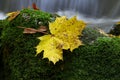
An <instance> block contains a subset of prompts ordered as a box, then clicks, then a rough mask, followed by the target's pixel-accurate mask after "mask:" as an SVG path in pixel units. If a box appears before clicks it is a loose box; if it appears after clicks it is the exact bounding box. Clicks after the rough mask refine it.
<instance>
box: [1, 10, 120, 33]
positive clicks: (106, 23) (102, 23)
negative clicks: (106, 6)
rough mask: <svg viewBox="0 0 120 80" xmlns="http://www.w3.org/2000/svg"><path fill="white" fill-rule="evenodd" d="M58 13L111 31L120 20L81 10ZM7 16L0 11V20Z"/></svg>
mask: <svg viewBox="0 0 120 80" xmlns="http://www.w3.org/2000/svg"><path fill="white" fill-rule="evenodd" d="M56 14H58V15H60V16H67V17H68V18H71V17H73V16H76V17H77V19H78V20H83V21H84V22H86V23H87V24H88V26H89V27H99V28H101V29H103V30H104V31H105V32H109V30H110V29H111V28H112V26H113V25H114V24H115V23H116V22H119V21H120V18H116V19H112V18H104V17H103V18H91V17H89V16H85V15H83V14H80V13H79V12H75V11H70V10H66V11H58V12H56ZM6 17H7V16H6V15H5V14H4V13H3V12H0V20H2V19H5V18H6Z"/></svg>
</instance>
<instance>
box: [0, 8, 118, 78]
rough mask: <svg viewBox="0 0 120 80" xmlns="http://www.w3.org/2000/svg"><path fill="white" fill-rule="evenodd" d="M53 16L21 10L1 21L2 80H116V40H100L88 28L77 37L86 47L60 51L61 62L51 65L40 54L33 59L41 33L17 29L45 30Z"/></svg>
mask: <svg viewBox="0 0 120 80" xmlns="http://www.w3.org/2000/svg"><path fill="white" fill-rule="evenodd" d="M55 17H56V16H54V15H52V14H50V13H46V12H42V11H38V10H30V9H23V10H21V13H20V14H19V15H18V16H17V17H16V18H15V19H13V20H12V21H5V23H4V27H3V28H2V29H1V30H2V35H0V36H1V38H0V39H1V41H0V43H2V46H1V47H0V49H1V50H0V52H1V53H0V54H2V56H1V57H2V61H3V62H4V64H2V65H4V71H3V72H2V73H4V79H2V80H119V78H120V77H119V76H120V74H119V73H120V45H119V44H120V38H110V37H104V36H103V35H101V34H99V33H98V32H96V31H94V30H93V29H90V28H86V31H85V32H83V34H84V35H83V36H85V37H82V38H81V39H82V40H83V42H84V44H86V45H83V46H80V47H79V48H77V49H75V50H74V51H73V52H70V51H67V50H64V56H63V58H64V61H59V62H57V63H56V64H55V65H54V64H53V63H52V62H49V61H48V59H42V55H38V56H35V54H36V48H35V46H37V45H38V43H39V40H38V39H37V37H40V36H42V35H43V34H42V33H35V34H23V30H24V29H22V28H18V26H21V27H27V28H35V29H37V28H39V26H46V27H48V23H49V22H51V21H54V20H55ZM0 25H1V24H0ZM0 28H1V27H0ZM87 29H88V30H87ZM96 33H98V34H96ZM87 34H88V35H89V36H88V38H86V36H87ZM93 40H94V43H91V41H93ZM89 43H90V44H89ZM1 71H2V70H1Z"/></svg>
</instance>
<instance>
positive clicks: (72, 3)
mask: <svg viewBox="0 0 120 80" xmlns="http://www.w3.org/2000/svg"><path fill="white" fill-rule="evenodd" d="M33 2H35V3H36V5H37V6H38V7H39V8H40V9H41V10H43V11H46V12H51V13H57V14H59V15H65V16H67V17H72V16H77V17H78V19H82V20H84V21H86V22H89V23H97V24H98V23H107V25H108V24H113V23H115V22H117V21H120V0H0V19H3V18H5V13H7V12H12V11H16V10H21V9H22V8H28V6H29V7H31V8H32V3H33Z"/></svg>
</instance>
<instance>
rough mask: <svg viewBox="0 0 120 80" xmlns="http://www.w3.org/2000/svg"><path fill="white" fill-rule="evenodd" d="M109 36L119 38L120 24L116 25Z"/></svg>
mask: <svg viewBox="0 0 120 80" xmlns="http://www.w3.org/2000/svg"><path fill="white" fill-rule="evenodd" d="M109 34H113V35H115V36H119V35H120V22H118V23H116V24H114V26H113V28H112V29H111V30H110V32H109Z"/></svg>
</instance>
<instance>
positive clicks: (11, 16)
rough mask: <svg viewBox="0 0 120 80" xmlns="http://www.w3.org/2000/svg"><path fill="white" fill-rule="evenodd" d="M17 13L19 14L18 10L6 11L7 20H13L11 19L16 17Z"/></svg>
mask: <svg viewBox="0 0 120 80" xmlns="http://www.w3.org/2000/svg"><path fill="white" fill-rule="evenodd" d="M19 14H20V11H16V12H11V13H8V14H7V16H8V20H9V21H11V20H13V19H14V18H16V17H17V16H18V15H19Z"/></svg>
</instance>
